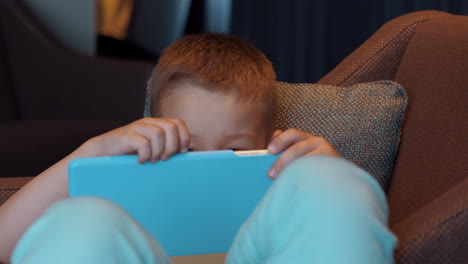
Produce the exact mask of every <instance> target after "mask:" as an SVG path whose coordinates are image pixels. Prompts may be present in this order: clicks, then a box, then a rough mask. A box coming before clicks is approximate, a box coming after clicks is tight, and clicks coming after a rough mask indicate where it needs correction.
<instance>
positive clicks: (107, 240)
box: [12, 197, 171, 264]
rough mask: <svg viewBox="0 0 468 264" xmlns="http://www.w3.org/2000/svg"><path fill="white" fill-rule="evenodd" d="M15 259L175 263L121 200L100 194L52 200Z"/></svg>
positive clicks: (13, 261) (71, 261) (43, 261)
mask: <svg viewBox="0 0 468 264" xmlns="http://www.w3.org/2000/svg"><path fill="white" fill-rule="evenodd" d="M12 263H38V264H40V263H52V264H53V263H158V264H166V263H171V261H170V260H169V258H168V257H167V256H166V254H165V252H164V251H163V249H162V248H161V247H160V246H159V244H158V243H157V242H156V241H155V240H154V239H152V238H151V237H150V236H149V235H148V234H147V233H146V232H145V231H144V230H143V228H142V227H140V226H139V225H138V224H137V223H136V222H135V221H134V220H133V219H132V218H131V217H130V216H129V215H128V214H127V213H125V212H124V211H123V210H122V209H121V208H120V207H118V206H117V205H115V204H113V203H111V202H109V201H106V200H103V199H99V198H91V197H82V198H73V199H67V200H64V201H61V202H58V203H57V204H55V205H53V206H52V207H51V208H49V209H48V210H47V212H46V213H45V214H44V215H43V216H42V217H41V218H39V219H38V220H37V221H36V222H35V223H34V224H33V225H32V226H31V227H30V228H29V229H28V230H27V231H26V233H25V234H24V235H23V237H22V238H21V240H20V241H19V242H18V244H17V245H16V248H15V251H14V252H13V256H12Z"/></svg>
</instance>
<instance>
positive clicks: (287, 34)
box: [194, 0, 468, 82]
mask: <svg viewBox="0 0 468 264" xmlns="http://www.w3.org/2000/svg"><path fill="white" fill-rule="evenodd" d="M194 3H196V1H194ZM427 9H434V10H441V11H446V12H450V13H453V14H464V15H468V0H233V1H232V20H231V32H232V33H234V34H236V35H239V36H242V37H244V38H245V39H247V40H249V41H251V42H253V43H254V44H255V45H256V46H257V47H259V48H260V49H261V50H263V51H264V52H265V53H266V54H267V56H268V57H269V58H270V59H271V60H272V61H273V63H274V66H275V69H276V71H277V74H278V80H281V81H288V82H316V81H317V80H318V79H320V78H321V77H323V76H324V75H325V74H326V73H328V72H329V71H330V70H331V69H332V68H333V67H335V66H336V65H337V64H338V63H339V62H340V61H341V60H342V59H344V58H345V57H346V56H347V55H348V54H349V53H351V52H352V51H353V50H354V49H356V48H357V47H358V46H359V45H360V44H362V43H363V42H364V41H365V40H366V39H368V38H369V37H370V36H371V35H372V33H374V32H375V31H376V30H377V29H378V28H379V27H380V26H382V25H383V24H384V23H385V22H387V21H389V20H391V19H392V18H395V17H398V16H400V15H403V14H406V13H409V12H413V11H418V10H427Z"/></svg>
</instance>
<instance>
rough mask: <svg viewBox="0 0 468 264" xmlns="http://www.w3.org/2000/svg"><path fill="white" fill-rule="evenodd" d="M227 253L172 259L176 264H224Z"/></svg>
mask: <svg viewBox="0 0 468 264" xmlns="http://www.w3.org/2000/svg"><path fill="white" fill-rule="evenodd" d="M226 255H227V254H226V253H219V254H206V255H192V256H178V257H172V261H173V262H174V264H198V263H200V264H223V263H224V260H225V258H226Z"/></svg>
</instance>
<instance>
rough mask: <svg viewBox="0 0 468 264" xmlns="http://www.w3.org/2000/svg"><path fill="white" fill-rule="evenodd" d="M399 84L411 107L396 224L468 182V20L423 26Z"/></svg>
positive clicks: (393, 204) (398, 171) (398, 172)
mask: <svg viewBox="0 0 468 264" xmlns="http://www.w3.org/2000/svg"><path fill="white" fill-rule="evenodd" d="M395 81H396V82H398V83H400V84H402V85H403V87H407V88H408V89H407V92H408V98H409V105H408V110H407V116H406V120H405V126H404V127H403V131H402V137H401V145H400V154H399V157H398V159H397V162H396V164H395V167H394V172H393V182H392V185H391V187H390V192H389V201H390V210H391V211H392V214H391V215H392V216H391V221H392V222H398V221H399V220H400V219H402V218H403V217H405V216H407V215H409V214H410V213H411V212H413V211H415V210H417V209H419V208H422V207H423V206H424V205H426V204H427V203H429V202H430V201H432V200H433V199H435V198H436V197H438V196H440V195H441V194H443V193H445V192H446V191H448V190H449V189H450V188H452V187H453V186H454V185H456V184H458V183H459V182H461V181H463V180H464V179H465V178H467V176H468V174H467V171H468V162H467V158H468V152H467V151H468V140H467V139H468V109H467V107H468V16H455V15H452V16H444V17H439V18H438V19H434V20H432V21H428V22H426V23H424V24H421V25H420V26H418V27H417V28H416V31H415V34H414V36H413V38H412V39H411V41H410V43H409V45H408V47H407V49H406V51H405V55H404V57H403V59H402V61H401V64H400V67H399V68H398V72H397V75H396V77H395Z"/></svg>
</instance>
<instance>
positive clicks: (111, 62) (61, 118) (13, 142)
mask: <svg viewBox="0 0 468 264" xmlns="http://www.w3.org/2000/svg"><path fill="white" fill-rule="evenodd" d="M152 67H153V64H152V63H144V62H135V61H129V60H125V61H124V60H116V59H107V58H102V57H92V56H84V55H80V54H77V53H75V52H72V51H70V50H69V49H67V48H65V47H63V46H62V45H60V44H59V43H58V42H57V41H56V40H55V39H54V38H53V37H52V36H51V35H50V34H49V33H48V31H47V30H45V29H44V28H43V27H42V26H41V24H40V23H38V22H37V21H36V20H35V17H34V16H33V15H31V13H30V12H29V10H28V9H26V8H25V7H24V6H23V5H22V4H21V2H20V1H11V0H8V1H0V131H1V137H0V146H1V148H0V159H1V160H2V161H1V164H2V172H1V174H2V177H6V176H32V175H37V174H38V173H40V172H41V171H42V170H44V169H45V168H47V167H48V166H50V165H52V164H53V163H54V162H56V161H57V160H59V159H61V158H62V157H64V156H65V155H66V154H67V153H69V152H70V151H71V150H73V149H74V148H76V147H78V146H79V145H81V144H82V143H83V142H84V141H85V140H86V139H88V138H90V137H92V136H95V135H98V134H101V133H103V132H105V131H108V130H110V129H112V128H115V127H118V126H121V125H122V124H125V123H128V122H129V121H132V120H136V119H138V118H140V117H141V116H142V113H143V107H144V106H143V102H144V95H145V86H146V80H147V78H148V77H149V74H150V72H151V70H152Z"/></svg>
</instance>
